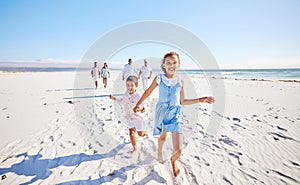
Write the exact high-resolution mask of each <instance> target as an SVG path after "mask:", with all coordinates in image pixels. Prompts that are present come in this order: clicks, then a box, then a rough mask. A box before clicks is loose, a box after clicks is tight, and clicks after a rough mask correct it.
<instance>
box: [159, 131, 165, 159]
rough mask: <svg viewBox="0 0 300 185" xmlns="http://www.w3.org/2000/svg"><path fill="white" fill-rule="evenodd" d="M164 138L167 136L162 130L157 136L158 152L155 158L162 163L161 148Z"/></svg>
mask: <svg viewBox="0 0 300 185" xmlns="http://www.w3.org/2000/svg"><path fill="white" fill-rule="evenodd" d="M166 138H167V132H163V133H162V134H161V135H160V136H159V138H158V152H157V160H158V162H160V163H163V162H164V161H163V155H162V154H163V153H162V149H163V146H164V143H165V141H166Z"/></svg>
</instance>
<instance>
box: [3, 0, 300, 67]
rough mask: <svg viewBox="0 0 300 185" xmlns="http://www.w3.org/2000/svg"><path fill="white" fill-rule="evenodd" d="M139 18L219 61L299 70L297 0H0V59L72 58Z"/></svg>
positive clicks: (299, 6) (229, 64)
mask: <svg viewBox="0 0 300 185" xmlns="http://www.w3.org/2000/svg"><path fill="white" fill-rule="evenodd" d="M144 20H159V21H165V22H170V23H174V24H177V25H180V26H182V27H184V28H186V29H188V30H190V31H191V32H193V33H194V34H196V35H197V36H198V37H199V38H200V39H201V40H202V41H203V42H204V43H205V44H206V45H207V46H208V48H209V49H210V50H211V52H212V53H213V54H214V56H215V57H216V59H217V61H218V63H219V64H220V65H221V66H225V67H229V68H230V67H239V66H244V67H248V66H250V67H251V66H258V67H259V66H261V67H286V66H288V67H289V66H290V67H300V34H299V33H300V24H299V20H300V1H299V0H269V1H268V0H265V1H260V0H248V1H234V0H230V1H221V0H220V1H206V0H205V1H199V0H195V1H174V0H148V1H146V0H134V1H133V0H132V1H130V0H126V1H122V0H118V1H116V0H105V1H104V0H95V1H92V0H89V1H83V0H81V1H79V0H42V1H40V0H26V1H24V0H7V1H0V26H1V29H0V30H1V31H0V60H2V61H3V60H33V59H43V58H55V59H65V60H67V59H80V58H81V57H82V56H83V55H84V53H85V51H86V50H87V49H88V47H89V46H90V45H91V44H92V43H93V42H94V41H95V40H96V39H97V38H99V37H100V36H101V35H103V34H105V33H107V32H108V31H110V30H113V29H115V28H118V27H120V26H122V25H126V24H128V23H132V22H137V21H144ZM164 52H165V51H163V52H162V53H164ZM132 55H134V54H132ZM132 55H131V56H132Z"/></svg>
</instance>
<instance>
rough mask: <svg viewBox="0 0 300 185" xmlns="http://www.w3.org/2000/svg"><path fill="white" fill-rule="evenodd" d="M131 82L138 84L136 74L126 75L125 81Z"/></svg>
mask: <svg viewBox="0 0 300 185" xmlns="http://www.w3.org/2000/svg"><path fill="white" fill-rule="evenodd" d="M129 81H130V82H133V83H134V84H135V86H138V85H139V80H138V78H137V77H136V76H133V75H131V76H128V77H127V79H126V82H129Z"/></svg>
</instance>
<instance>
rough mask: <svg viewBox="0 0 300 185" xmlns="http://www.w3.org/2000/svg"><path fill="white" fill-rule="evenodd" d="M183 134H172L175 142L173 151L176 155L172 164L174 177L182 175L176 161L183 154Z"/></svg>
mask: <svg viewBox="0 0 300 185" xmlns="http://www.w3.org/2000/svg"><path fill="white" fill-rule="evenodd" d="M182 141H183V138H182V134H181V133H177V132H172V142H173V150H174V153H173V155H172V157H171V164H172V169H173V174H174V176H175V177H176V176H178V175H179V173H180V170H179V168H178V166H177V164H176V160H177V159H178V158H179V157H180V155H181V153H182Z"/></svg>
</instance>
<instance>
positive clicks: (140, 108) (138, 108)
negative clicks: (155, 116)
mask: <svg viewBox="0 0 300 185" xmlns="http://www.w3.org/2000/svg"><path fill="white" fill-rule="evenodd" d="M133 112H135V113H137V112H145V107H140V106H135V107H134V108H133Z"/></svg>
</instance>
